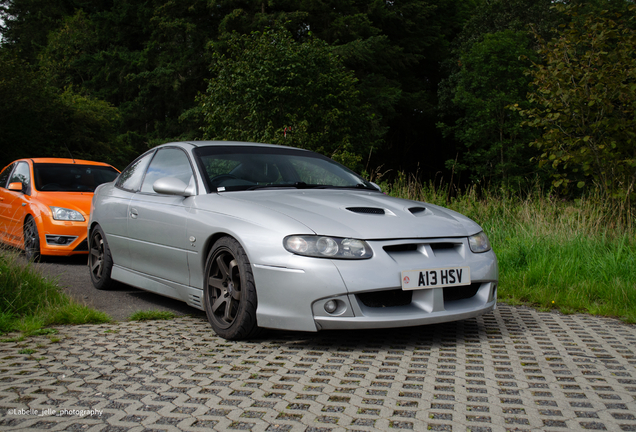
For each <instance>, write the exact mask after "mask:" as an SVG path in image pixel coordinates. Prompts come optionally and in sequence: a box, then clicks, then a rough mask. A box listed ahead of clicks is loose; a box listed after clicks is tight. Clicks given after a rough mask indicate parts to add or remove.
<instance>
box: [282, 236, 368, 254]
mask: <svg viewBox="0 0 636 432" xmlns="http://www.w3.org/2000/svg"><path fill="white" fill-rule="evenodd" d="M283 246H284V247H285V249H287V250H288V251H289V252H291V253H295V254H298V255H304V256H310V257H317V258H334V259H367V258H371V257H372V256H373V252H372V251H371V247H370V246H369V244H368V243H367V242H365V241H364V240H357V239H351V238H340V237H326V236H311V235H307V236H301V235H292V236H287V237H285V238H284V239H283Z"/></svg>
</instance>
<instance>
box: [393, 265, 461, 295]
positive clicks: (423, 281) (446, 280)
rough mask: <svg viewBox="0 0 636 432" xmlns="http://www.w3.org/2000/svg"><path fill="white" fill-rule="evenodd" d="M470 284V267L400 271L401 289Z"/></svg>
mask: <svg viewBox="0 0 636 432" xmlns="http://www.w3.org/2000/svg"><path fill="white" fill-rule="evenodd" d="M461 285H470V267H446V268H436V269H426V270H405V271H403V272H402V289H403V290H418V289H430V288H443V287H451V286H461Z"/></svg>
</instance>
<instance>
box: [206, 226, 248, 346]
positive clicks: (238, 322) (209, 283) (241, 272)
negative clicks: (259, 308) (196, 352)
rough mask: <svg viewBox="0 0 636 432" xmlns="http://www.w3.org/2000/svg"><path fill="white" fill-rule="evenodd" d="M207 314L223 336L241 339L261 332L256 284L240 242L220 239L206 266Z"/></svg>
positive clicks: (229, 338)
mask: <svg viewBox="0 0 636 432" xmlns="http://www.w3.org/2000/svg"><path fill="white" fill-rule="evenodd" d="M204 303H205V313H206V314H207V316H208V321H209V322H210V325H211V326H212V328H213V329H214V331H215V332H216V334H218V335H219V336H221V337H222V338H224V339H228V340H241V339H246V338H249V337H253V336H256V335H257V334H258V333H259V329H258V326H257V324H256V305H257V298H256V287H255V284H254V276H253V274H252V268H251V266H250V262H249V259H248V258H247V254H246V253H245V250H243V248H242V247H241V245H240V244H239V242H237V241H236V240H235V239H233V238H231V237H223V238H221V239H219V240H218V241H217V242H216V243H215V244H214V246H213V247H212V250H211V251H210V254H209V255H208V259H207V263H206V266H205V282H204Z"/></svg>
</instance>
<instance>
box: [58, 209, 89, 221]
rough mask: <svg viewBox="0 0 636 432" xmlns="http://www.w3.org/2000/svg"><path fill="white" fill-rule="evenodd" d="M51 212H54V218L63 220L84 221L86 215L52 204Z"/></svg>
mask: <svg viewBox="0 0 636 432" xmlns="http://www.w3.org/2000/svg"><path fill="white" fill-rule="evenodd" d="M51 212H52V213H53V219H55V220H62V221H75V222H83V221H84V216H82V214H81V213H80V212H78V211H75V210H71V209H67V208H63V207H53V206H51Z"/></svg>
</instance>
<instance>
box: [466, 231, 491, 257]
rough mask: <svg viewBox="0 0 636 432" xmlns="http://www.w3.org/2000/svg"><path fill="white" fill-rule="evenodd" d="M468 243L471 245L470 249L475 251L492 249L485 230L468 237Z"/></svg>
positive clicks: (480, 251)
mask: <svg viewBox="0 0 636 432" xmlns="http://www.w3.org/2000/svg"><path fill="white" fill-rule="evenodd" d="M468 244H469V245H470V250H471V251H473V252H474V253H482V252H488V251H489V250H490V242H489V241H488V237H487V236H486V234H484V232H483V231H482V232H480V233H478V234H475V235H474V236H470V237H468Z"/></svg>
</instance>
